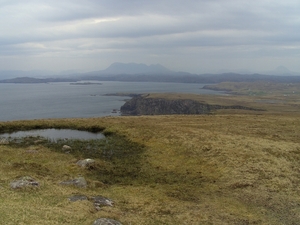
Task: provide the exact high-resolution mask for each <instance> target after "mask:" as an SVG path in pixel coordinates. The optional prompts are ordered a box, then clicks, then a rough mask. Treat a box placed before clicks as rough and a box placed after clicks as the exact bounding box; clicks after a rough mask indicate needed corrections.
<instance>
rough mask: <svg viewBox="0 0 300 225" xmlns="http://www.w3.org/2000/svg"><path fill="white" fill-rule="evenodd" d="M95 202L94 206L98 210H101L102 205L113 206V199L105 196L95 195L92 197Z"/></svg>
mask: <svg viewBox="0 0 300 225" xmlns="http://www.w3.org/2000/svg"><path fill="white" fill-rule="evenodd" d="M90 199H91V200H92V201H93V202H94V206H95V208H96V209H97V210H100V206H111V207H113V204H114V202H113V200H111V199H109V198H106V197H103V196H100V195H99V196H95V197H92V198H90Z"/></svg>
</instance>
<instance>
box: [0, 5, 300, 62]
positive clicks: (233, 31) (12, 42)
mask: <svg viewBox="0 0 300 225" xmlns="http://www.w3.org/2000/svg"><path fill="white" fill-rule="evenodd" d="M299 10H300V2H299V3H298V2H297V1H292V0H290V1H289V0H288V1H284V2H283V1H279V0H274V1H272V3H270V1H264V0H262V1H245V0H227V1H223V0H199V1H183V0H160V1H159V0H153V1H141V0H128V1H121V0H102V1H97V0H86V1H82V0H73V1H71V0H64V1H58V0H51V1H50V0H28V1H26V2H25V1H21V0H11V1H2V2H0V51H1V55H2V56H3V57H4V56H5V55H7V56H9V55H26V54H29V55H32V56H34V55H38V56H39V57H40V56H41V55H47V57H50V56H51V54H52V55H53V56H55V57H57V58H59V57H60V54H61V56H63V57H68V54H69V55H70V57H71V56H74V55H77V56H81V57H82V58H84V57H90V56H91V55H94V54H95V55H97V54H102V53H101V52H107V51H112V52H114V53H115V58H120V55H122V52H123V51H128V52H130V50H132V52H142V53H143V54H144V55H145V56H147V55H149V57H150V55H152V56H153V55H157V56H161V57H159V58H160V59H162V57H163V56H164V55H165V53H166V54H167V55H168V56H169V53H170V54H172V53H176V54H180V55H182V57H190V56H191V55H193V56H202V55H203V48H204V49H205V51H204V52H205V53H207V52H209V49H211V53H210V57H211V58H213V57H215V58H220V56H224V55H226V54H231V53H234V56H235V57H238V58H241V57H242V58H243V57H245V59H247V57H249V55H251V56H253V57H254V56H256V57H266V56H270V57H271V56H272V54H276V55H280V52H283V53H284V55H288V54H291V55H295V51H294V50H292V49H299V41H298V40H300V39H299V37H300V29H299V28H300V19H299V16H298V14H299V13H298V12H299ZM201 48H202V49H201ZM269 48H270V49H271V50H270V49H269ZM288 48H289V50H287V49H288ZM201 51H202V52H201ZM142 53H141V54H142ZM189 53H190V54H189ZM117 54H120V55H117ZM132 54H134V53H132ZM212 54H215V55H214V56H213V55H212ZM176 57H179V56H176ZM132 58H137V57H136V55H132ZM145 59H146V58H145ZM111 60H112V61H113V59H111ZM165 60H167V59H165ZM224 60H226V58H224ZM283 60H284V59H283ZM119 61H120V60H119ZM144 63H147V62H144ZM157 63H159V62H157ZM295 67H296V66H295Z"/></svg>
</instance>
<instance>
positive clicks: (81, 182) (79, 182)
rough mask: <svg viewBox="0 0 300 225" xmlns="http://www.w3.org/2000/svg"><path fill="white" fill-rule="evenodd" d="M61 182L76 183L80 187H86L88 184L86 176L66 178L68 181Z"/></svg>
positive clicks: (63, 183) (66, 183)
mask: <svg viewBox="0 0 300 225" xmlns="http://www.w3.org/2000/svg"><path fill="white" fill-rule="evenodd" d="M60 184H62V185H74V186H76V187H80V188H86V186H87V182H86V180H85V179H84V177H77V178H75V179H73V180H66V181H63V182H60Z"/></svg>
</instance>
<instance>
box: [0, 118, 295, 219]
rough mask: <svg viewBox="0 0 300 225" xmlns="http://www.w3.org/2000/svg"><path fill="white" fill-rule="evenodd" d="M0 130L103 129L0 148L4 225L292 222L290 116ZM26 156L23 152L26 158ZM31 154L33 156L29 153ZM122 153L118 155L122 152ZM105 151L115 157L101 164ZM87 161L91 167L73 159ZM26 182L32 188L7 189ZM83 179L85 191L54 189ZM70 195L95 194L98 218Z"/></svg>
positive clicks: (52, 123)
mask: <svg viewBox="0 0 300 225" xmlns="http://www.w3.org/2000/svg"><path fill="white" fill-rule="evenodd" d="M0 127H1V130H2V131H4V130H15V129H29V128H45V127H60V128H62V127H64V128H66V127H69V128H79V129H87V130H97V129H99V130H102V129H105V130H104V132H105V133H106V134H108V135H109V136H108V140H107V141H106V142H101V143H100V142H99V143H96V144H95V145H96V147H95V148H92V149H94V151H88V149H91V148H90V147H89V148H88V147H85V146H95V145H93V143H88V142H87V143H83V144H82V143H76V142H71V141H69V142H67V144H69V145H70V146H71V147H72V148H73V151H72V152H71V154H66V153H64V152H62V151H61V147H62V145H63V144H66V143H63V142H61V143H59V144H58V145H55V144H51V143H48V142H45V141H44V142H43V141H39V142H36V141H34V140H30V139H27V140H22V142H21V143H11V144H9V145H0V155H1V157H0V161H1V162H0V171H1V179H0V196H1V203H0V211H1V214H0V220H1V221H2V223H3V224H86V225H88V224H92V223H93V221H94V220H95V219H97V218H99V217H109V218H113V219H117V220H119V221H121V222H122V223H123V224H148V225H150V224H151V225H152V224H297V223H298V222H299V217H300V198H299V196H300V176H299V172H300V171H299V164H300V120H299V115H298V114H287V115H279V114H270V113H268V114H260V115H258V114H256V115H255V114H254V115H251V114H216V115H200V116H176V115H173V116H139V117H107V118H99V119H65V120H34V121H16V122H6V123H1V124H0ZM28 150H30V151H28ZM33 150H34V151H33ZM123 150H124V151H125V154H123V155H122V154H121V153H122V152H123ZM105 152H113V153H115V152H116V154H113V155H112V157H107V155H106V154H104V153H105ZM87 157H91V158H94V159H95V160H96V166H95V167H94V168H93V169H91V170H87V169H82V168H80V167H78V166H77V165H76V164H75V162H76V161H77V160H78V159H83V158H87ZM25 175H28V176H32V177H34V178H36V179H37V180H38V181H39V182H40V184H41V186H40V188H38V189H33V190H32V189H26V190H17V191H15V190H12V189H10V187H9V183H10V182H11V181H12V180H14V179H15V178H17V177H20V176H25ZM78 175H82V176H84V177H85V178H86V180H87V182H88V187H87V188H85V189H81V188H76V187H69V186H62V185H60V184H59V182H61V181H62V180H66V179H72V178H74V177H76V176H78ZM74 194H83V195H87V196H95V195H103V196H106V197H108V198H111V199H113V200H114V201H115V206H114V207H103V208H102V209H101V210H100V211H97V210H96V209H95V208H94V206H93V204H92V203H91V202H89V201H79V202H70V201H69V200H68V198H69V197H70V196H72V195H74Z"/></svg>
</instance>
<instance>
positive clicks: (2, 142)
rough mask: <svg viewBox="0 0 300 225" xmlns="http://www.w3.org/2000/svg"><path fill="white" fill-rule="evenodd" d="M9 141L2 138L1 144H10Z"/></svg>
mask: <svg viewBox="0 0 300 225" xmlns="http://www.w3.org/2000/svg"><path fill="white" fill-rule="evenodd" d="M8 144H9V141H8V140H7V139H6V138H2V139H0V145H8Z"/></svg>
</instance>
